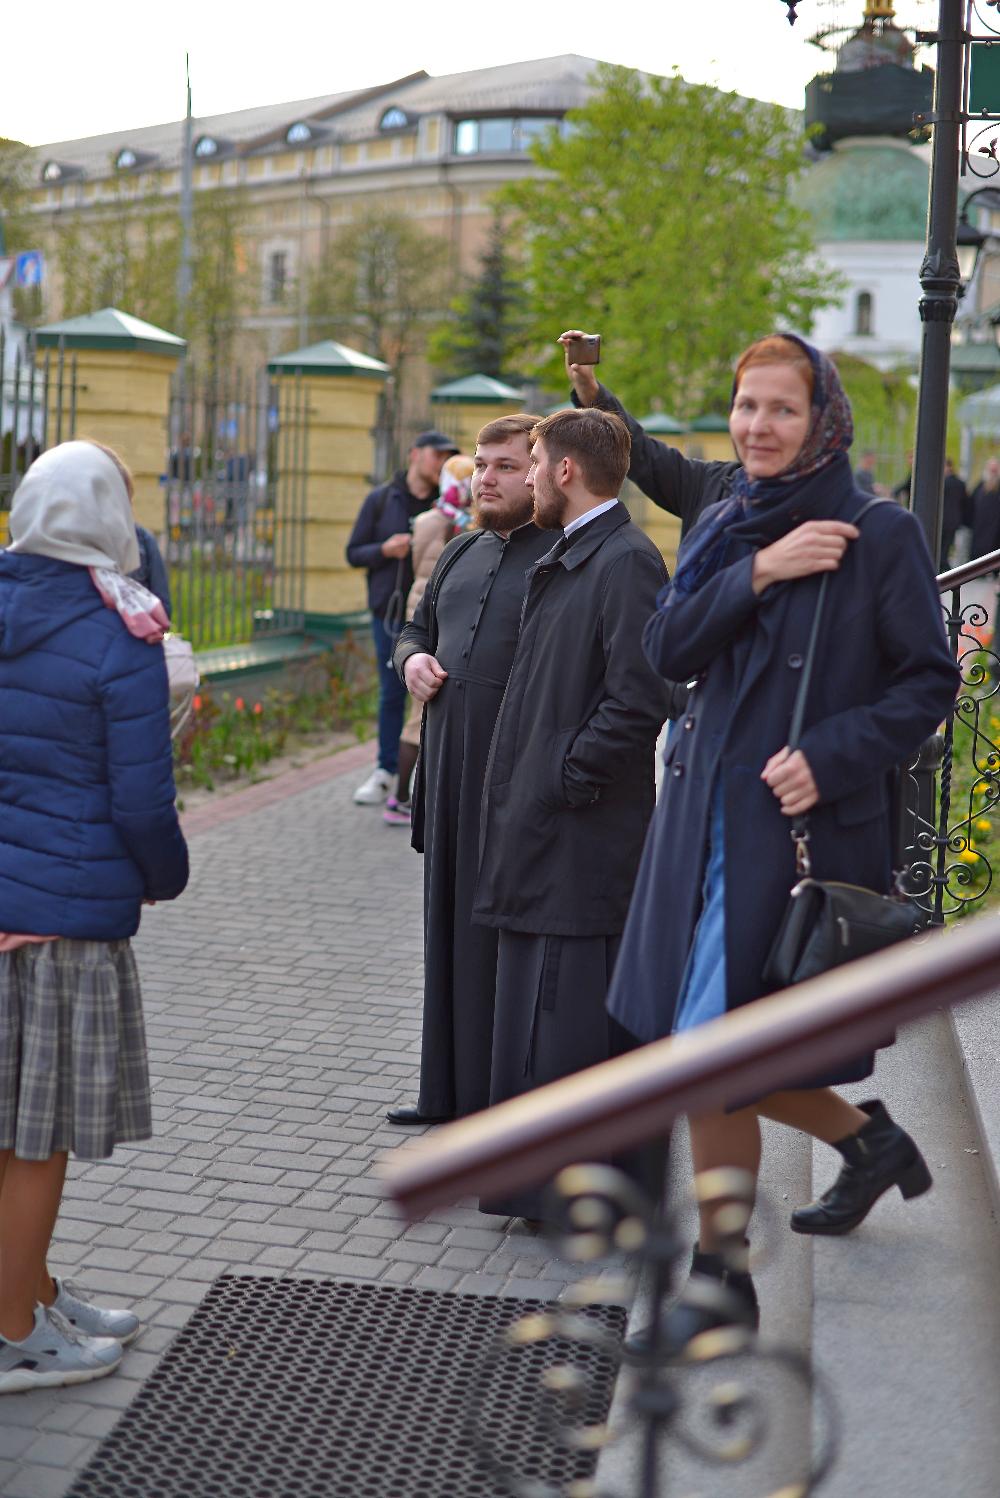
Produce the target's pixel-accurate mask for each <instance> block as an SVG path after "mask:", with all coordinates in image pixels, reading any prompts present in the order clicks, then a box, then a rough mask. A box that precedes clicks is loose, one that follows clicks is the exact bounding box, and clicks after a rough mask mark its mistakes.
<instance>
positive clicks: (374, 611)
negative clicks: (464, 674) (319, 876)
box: [347, 431, 458, 806]
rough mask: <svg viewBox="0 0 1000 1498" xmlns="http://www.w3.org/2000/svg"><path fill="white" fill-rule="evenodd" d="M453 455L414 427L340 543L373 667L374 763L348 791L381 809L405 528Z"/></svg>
mask: <svg viewBox="0 0 1000 1498" xmlns="http://www.w3.org/2000/svg"><path fill="white" fill-rule="evenodd" d="M457 452H458V447H457V445H456V444H455V443H454V442H453V441H452V440H451V438H450V437H446V436H445V434H444V432H437V431H427V432H421V433H420V435H419V436H418V437H417V439H416V441H415V442H414V444H413V446H412V447H411V448H410V453H409V458H408V460H407V466H406V468H405V469H404V470H401V471H400V472H399V473H396V474H394V475H393V477H392V478H391V479H389V480H388V482H387V483H384V484H379V486H378V488H377V489H372V491H371V492H370V494H368V495H367V497H366V499H365V501H364V504H363V505H362V506H361V509H360V511H359V513H358V518H357V520H356V521H355V522H354V529H353V530H352V531H351V535H350V539H349V541H348V543H347V560H348V562H349V563H350V565H351V566H352V567H363V568H364V569H365V570H366V572H367V573H368V607H369V609H370V610H371V616H372V637H373V640H374V643H375V664H376V666H377V668H378V763H377V764H376V766H375V768H374V770H373V771H372V773H371V774H370V775H369V776H368V778H367V780H365V781H364V782H363V783H362V784H361V785H360V786H358V789H357V790H356V791H355V792H354V800H355V801H356V802H357V803H358V804H359V805H360V806H381V805H382V803H383V802H384V801H385V799H386V797H387V796H388V795H389V792H390V791H391V790H392V789H393V781H394V779H395V777H396V773H397V770H398V767H399V736H400V734H401V733H402V730H403V719H404V717H405V715H406V688H405V687H404V685H403V683H402V682H401V681H400V679H399V677H398V676H397V675H396V672H395V671H394V670H393V668H392V664H391V657H392V652H393V648H394V646H395V643H396V640H397V638H398V637H399V631H400V629H401V628H402V625H403V616H404V611H405V607H406V596H407V594H408V593H409V591H410V587H411V586H412V583H413V567H412V563H411V560H410V545H411V538H410V530H411V527H412V524H413V521H414V520H415V519H416V517H417V516H418V515H420V514H422V513H423V511H424V510H428V509H430V507H431V505H432V503H433V501H434V496H435V495H436V494H437V488H438V480H439V479H440V476H441V468H442V465H443V464H444V461H445V459H446V458H448V457H450V456H451V455H452V453H457Z"/></svg>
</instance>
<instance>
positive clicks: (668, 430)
mask: <svg viewBox="0 0 1000 1498" xmlns="http://www.w3.org/2000/svg"><path fill="white" fill-rule="evenodd" d="M639 425H640V426H641V427H642V429H643V431H644V432H648V433H649V434H650V436H651V437H680V436H682V435H683V434H684V432H686V431H687V427H685V426H682V425H681V423H680V422H679V421H675V420H674V418H673V417H672V416H667V415H666V413H665V412H663V411H650V413H649V415H648V416H640V418H639Z"/></svg>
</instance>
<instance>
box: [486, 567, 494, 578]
mask: <svg viewBox="0 0 1000 1498" xmlns="http://www.w3.org/2000/svg"><path fill="white" fill-rule="evenodd" d="M495 571H496V568H495V567H491V568H490V570H489V572H487V574H486V576H487V577H492V576H493V574H494V572H495Z"/></svg>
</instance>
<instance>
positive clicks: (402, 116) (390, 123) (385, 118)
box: [378, 104, 410, 130]
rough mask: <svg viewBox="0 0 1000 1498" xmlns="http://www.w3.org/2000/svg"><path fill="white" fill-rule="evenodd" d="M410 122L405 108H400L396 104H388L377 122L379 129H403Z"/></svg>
mask: <svg viewBox="0 0 1000 1498" xmlns="http://www.w3.org/2000/svg"><path fill="white" fill-rule="evenodd" d="M409 123H410V117H409V115H408V114H407V113H406V110H405V109H400V107H399V105H398V104H390V105H389V108H388V109H386V110H384V111H383V114H382V118H381V119H380V120H379V122H378V128H379V129H380V130H403V129H405V127H406V126H407V125H408V124H409Z"/></svg>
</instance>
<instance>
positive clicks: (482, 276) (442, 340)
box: [430, 206, 527, 380]
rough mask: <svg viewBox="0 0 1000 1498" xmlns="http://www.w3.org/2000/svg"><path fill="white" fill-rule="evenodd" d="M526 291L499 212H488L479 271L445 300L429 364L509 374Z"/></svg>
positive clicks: (453, 370) (456, 371)
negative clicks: (446, 314) (445, 309)
mask: <svg viewBox="0 0 1000 1498" xmlns="http://www.w3.org/2000/svg"><path fill="white" fill-rule="evenodd" d="M526 300H527V291H526V287H525V285H524V282H523V280H522V278H521V277H520V276H519V274H518V273H517V271H516V269H515V267H514V264H513V263H512V258H511V254H510V244H509V234H508V230H507V226H506V224H505V222H504V217H503V211H502V209H501V208H500V207H499V206H497V207H496V208H495V209H494V212H493V221H492V223H491V225H490V231H489V236H488V238H487V241H486V247H485V249H484V251H483V254H482V257H481V259H480V263H479V274H478V276H476V277H475V279H474V280H472V281H470V283H469V285H468V286H467V287H466V288H465V290H464V291H462V292H461V293H460V294H459V295H458V296H457V297H455V298H454V300H453V301H452V303H451V307H450V316H449V319H448V321H447V322H446V323H444V324H443V325H442V326H441V327H440V328H438V329H437V330H436V332H435V333H434V335H433V336H432V338H431V340H430V354H431V359H432V361H433V363H434V364H435V365H436V366H437V367H438V368H439V369H440V370H441V371H442V372H446V373H447V374H448V375H450V376H452V377H454V378H458V377H459V376H461V375H469V374H485V375H492V376H493V377H494V379H498V380H502V379H512V378H515V377H516V376H515V375H514V373H513V371H514V362H515V360H516V357H517V351H518V350H519V348H520V343H521V339H522V338H523V334H524V327H525V318H526Z"/></svg>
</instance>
